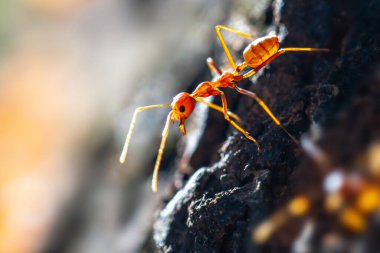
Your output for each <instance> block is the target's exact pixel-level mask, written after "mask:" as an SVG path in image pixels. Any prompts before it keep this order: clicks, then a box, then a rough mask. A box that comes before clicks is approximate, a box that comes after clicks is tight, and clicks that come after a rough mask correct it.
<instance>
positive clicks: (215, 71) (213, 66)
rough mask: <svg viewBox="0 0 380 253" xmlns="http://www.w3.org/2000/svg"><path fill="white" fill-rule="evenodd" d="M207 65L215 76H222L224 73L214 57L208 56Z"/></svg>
mask: <svg viewBox="0 0 380 253" xmlns="http://www.w3.org/2000/svg"><path fill="white" fill-rule="evenodd" d="M207 66H208V68H209V69H210V72H211V74H212V75H213V76H214V77H215V76H220V75H221V74H222V73H223V72H222V70H221V69H220V68H219V67H218V65H216V63H215V61H214V59H212V58H211V57H208V58H207Z"/></svg>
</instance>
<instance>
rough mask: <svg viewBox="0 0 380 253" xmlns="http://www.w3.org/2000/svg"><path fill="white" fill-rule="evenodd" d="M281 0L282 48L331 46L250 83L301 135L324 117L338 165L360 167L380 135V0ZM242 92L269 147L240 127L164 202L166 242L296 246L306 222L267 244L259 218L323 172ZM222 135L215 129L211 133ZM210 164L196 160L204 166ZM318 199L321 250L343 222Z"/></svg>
mask: <svg viewBox="0 0 380 253" xmlns="http://www.w3.org/2000/svg"><path fill="white" fill-rule="evenodd" d="M252 4H254V2H253V3H252ZM272 6H273V25H274V26H275V27H276V30H277V31H278V32H279V34H280V35H284V34H282V31H284V28H285V29H286V30H287V32H288V34H287V35H286V36H285V37H284V40H283V41H282V44H281V45H282V47H287V46H308V47H319V48H321V47H323V48H329V49H331V52H330V53H328V54H320V53H315V54H307V53H287V54H285V55H283V56H281V57H279V58H278V59H277V60H275V61H274V62H272V63H271V64H270V66H269V67H268V68H266V69H265V70H264V71H263V73H261V75H260V76H259V78H258V79H257V80H255V84H254V85H252V83H250V84H247V83H244V84H240V85H243V86H244V85H246V87H248V88H249V89H250V90H252V91H254V92H256V93H257V94H258V95H259V96H260V97H261V98H262V99H263V100H264V101H266V102H267V103H268V105H269V106H270V108H272V110H273V111H274V112H275V114H276V115H278V116H279V118H280V119H281V121H282V122H283V123H284V125H285V126H286V128H287V129H288V130H289V132H291V133H292V134H293V135H294V136H296V137H297V138H300V137H301V135H302V134H304V133H308V132H310V129H311V127H312V125H316V126H318V128H319V129H320V130H321V132H322V134H321V137H320V145H321V147H323V149H324V150H325V151H327V153H328V154H329V156H330V159H331V160H332V161H333V164H334V165H336V166H346V167H350V166H352V164H353V160H354V159H356V157H357V155H358V154H359V153H361V152H362V151H363V150H364V148H365V147H367V146H368V145H369V144H370V143H371V141H373V140H375V139H379V137H380V136H379V134H380V117H379V115H380V99H379V93H380V75H379V71H380V65H379V63H380V62H379V60H380V50H379V48H380V2H379V1H376V0H372V1H361V0H351V1H320V0H310V1H303V0H284V1H275V2H274V3H273V5H272ZM271 11H272V10H271ZM269 16H271V15H269ZM220 54H222V51H220ZM247 85H248V86H247ZM240 98H241V99H240V101H239V104H238V107H237V110H236V111H237V113H238V114H239V115H241V116H242V117H241V118H242V121H243V122H244V123H243V125H244V126H245V127H246V129H247V130H248V131H249V132H250V133H252V135H253V136H254V137H255V138H257V139H258V141H259V142H260V144H261V146H262V149H263V150H262V152H260V153H258V151H257V148H256V145H255V144H253V143H251V142H250V141H248V140H247V139H245V138H244V137H243V136H241V135H240V134H238V133H236V132H233V134H232V135H231V136H229V137H228V139H227V140H226V143H225V144H224V146H223V148H222V149H221V151H220V152H221V154H220V155H221V159H220V160H219V161H218V162H216V163H215V164H213V165H212V166H209V167H202V168H199V169H197V170H196V172H195V173H194V174H193V175H192V176H191V177H190V179H189V180H188V181H187V183H186V185H185V187H184V188H182V189H179V191H178V192H177V193H176V194H175V195H174V196H173V197H172V198H171V199H170V200H169V201H168V203H167V204H166V205H164V206H163V208H162V210H161V211H160V213H159V215H158V217H157V220H156V223H155V225H154V235H153V236H154V241H155V243H156V245H157V247H158V248H159V250H160V251H163V252H176V253H179V252H207V253H211V252H289V251H290V250H291V247H292V246H293V243H294V240H295V238H296V237H297V236H298V235H299V232H300V229H301V227H302V224H301V223H302V222H299V223H295V224H292V226H287V227H286V228H285V231H286V232H285V233H282V234H281V233H279V234H278V235H277V237H274V238H272V240H270V241H269V242H268V243H266V244H264V245H256V244H255V243H254V242H252V239H251V238H252V229H253V228H254V226H255V225H256V224H258V223H259V222H260V221H262V220H263V219H265V218H267V217H269V215H270V214H271V213H273V211H275V210H277V209H278V208H279V207H280V206H282V205H283V204H284V203H286V202H287V201H288V200H289V199H291V197H292V196H294V194H296V193H297V192H299V191H302V192H314V193H318V192H319V191H320V190H319V188H318V187H319V185H320V182H321V180H322V178H321V175H320V174H319V173H318V172H317V168H316V167H315V165H313V164H311V163H309V162H307V161H306V160H307V156H306V155H305V153H304V152H303V150H302V148H301V147H300V146H297V145H295V144H294V143H293V142H292V140H291V139H290V138H289V137H288V136H287V135H286V134H285V133H284V132H283V131H282V130H281V129H280V128H278V127H277V126H276V125H275V124H274V123H273V122H272V121H271V120H270V119H269V118H268V117H267V115H265V114H264V113H263V111H262V110H261V109H260V107H259V106H258V105H257V104H256V103H255V102H254V101H252V100H251V99H249V98H247V97H242V96H240ZM212 134H214V133H210V132H208V131H205V137H204V138H208V137H207V136H208V135H212ZM211 149H212V148H211ZM195 154H197V156H198V157H197V158H196V159H195V161H207V158H206V159H204V158H199V156H204V157H207V156H210V153H207V152H199V150H198V152H196V153H195ZM202 159H203V160H202ZM193 161H194V160H193ZM203 163H205V162H199V164H197V163H196V162H195V167H197V166H199V165H204V164H203ZM193 166H194V164H193ZM313 208H314V210H313V212H314V213H315V215H314V217H313V219H314V221H315V223H316V224H317V225H316V230H315V231H316V232H315V234H314V235H313V238H312V242H311V245H312V247H311V249H312V252H320V251H322V249H321V247H322V246H321V240H322V239H321V238H322V237H323V235H324V234H325V233H326V231H330V230H329V229H334V228H336V229H339V224H338V223H337V222H334V221H333V220H329V219H327V218H326V217H324V216H323V215H321V211H320V210H318V207H313ZM318 214H319V215H318ZM329 226H330V227H329ZM328 227H329V228H328ZM377 230H378V228H377ZM373 232H374V233H376V230H375V228H374V229H373ZM370 234H371V230H370V232H369V233H368V235H360V237H361V238H362V239H363V237H364V239H363V242H364V245H365V246H364V250H365V251H366V252H372V251H374V250H375V249H376V248H379V247H380V245H379V241H377V242H376V241H375V240H374V239H373V238H372V239H371V236H369V235H370ZM372 234H373V233H372ZM347 236H349V235H347ZM345 238H350V237H345ZM353 238H357V237H353ZM344 250H345V249H342V251H344ZM338 252H340V251H338Z"/></svg>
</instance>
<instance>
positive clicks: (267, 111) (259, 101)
mask: <svg viewBox="0 0 380 253" xmlns="http://www.w3.org/2000/svg"><path fill="white" fill-rule="evenodd" d="M234 88H235V90H237V91H238V92H239V93H241V94H243V95H247V96H249V97H251V98H253V99H255V100H256V102H257V103H258V104H259V105H260V106H261V108H263V110H264V111H265V112H266V113H267V114H268V116H269V117H270V118H271V119H272V120H273V121H274V123H276V125H278V126H279V127H280V128H281V129H282V130H284V132H285V133H286V134H287V135H288V136H289V137H290V138H291V139H292V140H293V141H294V142H295V143H296V144H299V142H298V140H297V139H296V138H295V137H294V136H293V135H291V134H290V133H289V132H288V130H286V128H285V127H284V126H283V125H282V124H281V122H280V120H279V119H278V118H277V117H276V116H275V115H274V114H273V112H272V111H271V110H270V109H269V107H268V106H267V105H266V104H265V102H264V101H263V100H261V99H260V98H259V97H258V96H257V95H256V93H253V92H251V91H249V90H245V89H242V88H239V87H238V86H235V87H234Z"/></svg>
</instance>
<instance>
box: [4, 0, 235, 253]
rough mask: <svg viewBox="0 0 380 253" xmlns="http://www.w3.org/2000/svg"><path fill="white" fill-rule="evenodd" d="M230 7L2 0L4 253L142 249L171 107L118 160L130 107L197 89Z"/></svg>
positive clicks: (143, 119)
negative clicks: (218, 26) (154, 172)
mask: <svg viewBox="0 0 380 253" xmlns="http://www.w3.org/2000/svg"><path fill="white" fill-rule="evenodd" d="M228 6H229V2H228V1H206V0H196V1H190V0H187V1H175V0H167V1H149V0H148V1H138V0H135V1H134V0H66V1H50V0H20V1H11V0H3V1H0V53H1V58H0V252H1V253H8V252H12V253H31V252H136V251H137V249H138V248H140V247H141V245H142V244H143V243H144V240H145V239H146V238H145V237H146V234H147V233H148V230H149V227H150V226H151V223H152V219H153V210H154V209H155V208H156V207H157V204H158V202H159V200H160V194H162V193H159V194H153V193H152V192H151V190H150V178H151V172H152V169H153V164H154V161H155V155H156V150H157V148H158V145H159V141H160V135H161V131H162V128H163V124H164V120H165V115H166V114H167V113H168V110H167V109H160V110H155V111H149V112H146V113H144V114H141V115H140V117H139V118H138V123H137V126H136V131H135V134H134V136H133V139H132V143H131V148H130V152H129V155H128V159H127V162H126V165H125V166H121V165H119V163H118V157H119V155H120V151H121V148H122V145H123V142H124V138H125V135H126V132H127V130H128V125H129V122H130V119H131V116H132V113H133V110H134V109H135V108H136V107H138V106H143V105H149V104H156V103H170V102H171V99H172V97H173V96H174V95H175V94H177V93H178V92H180V91H183V90H186V89H187V88H188V87H190V86H191V85H195V84H194V83H192V82H193V81H194V76H197V75H199V72H201V71H202V70H203V69H204V67H205V66H206V61H205V59H206V57H207V56H208V55H209V54H210V50H211V45H212V44H213V43H214V44H215V43H216V36H215V33H214V29H213V27H214V26H215V25H216V24H218V23H221V22H222V21H223V19H224V18H225V15H224V14H225V12H226V11H227V10H228ZM178 137H179V133H178V131H177V129H176V130H174V131H172V133H171V137H170V140H169V144H168V148H167V153H166V154H167V156H173V155H171V153H172V152H171V151H173V152H174V150H175V145H176V140H177V138H178ZM166 173H167V172H166ZM167 174H168V173H167ZM161 175H162V176H161ZM161 175H160V179H161V180H160V188H161V189H165V187H164V185H165V171H164V172H163V173H162V174H161Z"/></svg>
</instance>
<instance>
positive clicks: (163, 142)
mask: <svg viewBox="0 0 380 253" xmlns="http://www.w3.org/2000/svg"><path fill="white" fill-rule="evenodd" d="M172 115H173V112H172V111H171V112H169V114H168V117H167V118H166V123H165V127H164V130H163V131H162V139H161V144H160V148H159V149H158V155H157V160H156V164H155V165H154V171H153V178H152V191H153V192H157V190H158V172H159V171H160V165H161V160H162V155H163V154H164V149H165V145H166V140H167V139H168V136H169V130H170V121H171V119H172Z"/></svg>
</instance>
